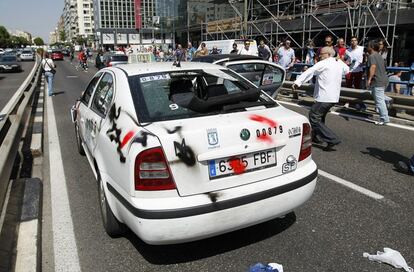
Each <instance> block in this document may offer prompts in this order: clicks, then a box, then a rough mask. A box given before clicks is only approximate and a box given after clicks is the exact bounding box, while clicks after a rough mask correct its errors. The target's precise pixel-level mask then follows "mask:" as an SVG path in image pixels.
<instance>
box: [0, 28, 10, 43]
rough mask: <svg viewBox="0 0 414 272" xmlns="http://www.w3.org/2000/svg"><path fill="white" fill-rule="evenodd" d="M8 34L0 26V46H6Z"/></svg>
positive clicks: (8, 39)
mask: <svg viewBox="0 0 414 272" xmlns="http://www.w3.org/2000/svg"><path fill="white" fill-rule="evenodd" d="M9 44H10V34H9V32H8V31H7V29H6V28H5V27H4V26H0V47H8V45H9Z"/></svg>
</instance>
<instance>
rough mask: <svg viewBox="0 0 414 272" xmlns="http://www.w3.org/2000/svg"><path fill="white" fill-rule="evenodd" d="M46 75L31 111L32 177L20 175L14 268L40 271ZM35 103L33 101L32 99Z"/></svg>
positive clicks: (24, 270)
mask: <svg viewBox="0 0 414 272" xmlns="http://www.w3.org/2000/svg"><path fill="white" fill-rule="evenodd" d="M45 87H46V86H45V78H44V75H42V79H41V82H40V91H39V96H38V100H37V107H36V111H34V112H33V113H32V114H33V115H34V117H33V129H32V139H31V142H30V152H31V154H32V157H33V162H32V167H33V168H32V176H35V177H33V178H22V179H19V180H20V181H21V182H23V183H24V185H25V187H24V194H23V201H22V207H21V216H20V222H19V231H18V234H17V244H16V259H15V265H14V271H15V272H37V271H41V223H40V220H41V217H42V215H41V211H42V196H43V183H42V180H41V179H42V178H43V175H42V170H41V168H42V155H43V141H42V140H43V112H44V111H43V106H44V91H45ZM34 103H36V101H34Z"/></svg>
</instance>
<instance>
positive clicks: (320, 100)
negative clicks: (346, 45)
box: [292, 47, 349, 150]
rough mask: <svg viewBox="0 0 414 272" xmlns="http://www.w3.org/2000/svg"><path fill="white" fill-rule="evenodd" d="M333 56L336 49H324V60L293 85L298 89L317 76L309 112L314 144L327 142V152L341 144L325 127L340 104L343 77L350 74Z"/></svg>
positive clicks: (302, 75)
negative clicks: (328, 115)
mask: <svg viewBox="0 0 414 272" xmlns="http://www.w3.org/2000/svg"><path fill="white" fill-rule="evenodd" d="M333 56H335V50H334V49H332V48H330V47H323V48H322V50H321V52H320V59H322V60H321V61H319V62H317V63H316V64H315V65H314V66H312V67H310V68H308V69H307V70H306V71H305V72H303V73H302V74H301V75H300V76H299V77H298V78H297V79H296V80H295V82H294V83H293V85H292V89H296V88H297V87H299V86H301V85H302V84H303V83H304V82H306V81H309V80H311V79H312V77H313V76H316V84H315V90H314V93H313V97H314V99H315V103H314V104H313V105H312V108H311V110H310V112H309V122H310V123H311V125H312V140H313V142H315V143H322V142H326V143H327V144H328V145H327V147H326V148H325V150H332V147H333V146H335V145H337V144H339V143H340V142H341V141H340V140H339V138H338V136H337V135H336V134H335V133H334V132H333V131H332V130H330V129H329V128H328V127H327V126H326V125H325V117H326V115H327V114H328V112H329V110H330V108H331V107H332V106H334V105H335V103H338V101H339V96H340V93H341V82H342V76H343V75H346V74H347V73H349V67H348V66H347V65H346V64H345V63H344V62H343V61H342V60H340V59H335V58H334V57H333Z"/></svg>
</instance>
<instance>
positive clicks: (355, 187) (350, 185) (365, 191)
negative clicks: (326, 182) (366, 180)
mask: <svg viewBox="0 0 414 272" xmlns="http://www.w3.org/2000/svg"><path fill="white" fill-rule="evenodd" d="M318 174H319V175H321V176H322V177H325V178H327V179H330V180H333V181H335V182H337V183H339V184H341V185H343V186H345V187H348V188H350V189H352V190H354V191H357V192H360V193H361V194H364V195H366V196H369V197H371V198H373V199H375V200H380V199H383V198H384V196H382V195H380V194H377V193H375V192H373V191H371V190H368V189H366V188H364V187H361V186H359V185H356V184H354V183H352V182H350V181H347V180H344V179H342V178H340V177H337V176H334V175H332V174H329V173H327V172H325V171H323V170H320V169H318Z"/></svg>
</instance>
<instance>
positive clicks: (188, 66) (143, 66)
mask: <svg viewBox="0 0 414 272" xmlns="http://www.w3.org/2000/svg"><path fill="white" fill-rule="evenodd" d="M180 64H181V67H176V66H174V65H173V62H149V63H134V64H121V65H117V66H116V67H115V68H112V69H117V68H120V69H122V70H123V71H125V72H126V73H127V74H128V75H129V76H134V75H140V74H150V73H157V72H170V71H174V72H178V71H191V70H201V69H203V70H206V69H214V70H217V69H223V66H219V65H216V64H210V63H200V62H181V63H180Z"/></svg>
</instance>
